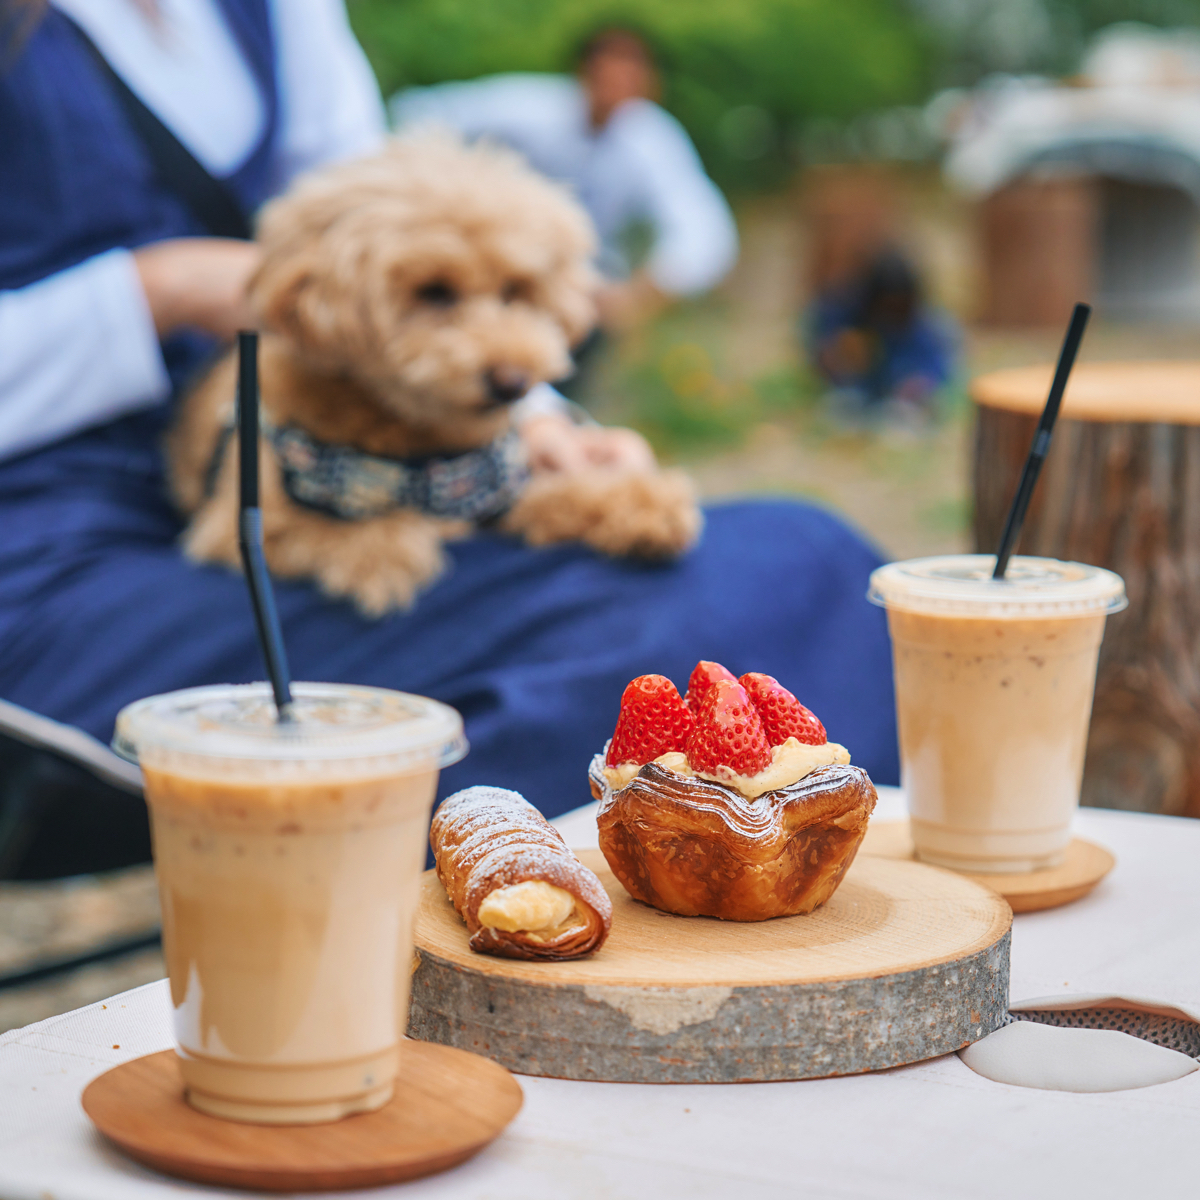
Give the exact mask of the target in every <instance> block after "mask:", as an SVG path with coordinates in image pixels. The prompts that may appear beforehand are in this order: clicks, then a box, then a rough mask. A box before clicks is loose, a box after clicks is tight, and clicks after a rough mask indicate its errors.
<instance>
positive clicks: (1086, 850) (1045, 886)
mask: <svg viewBox="0 0 1200 1200" xmlns="http://www.w3.org/2000/svg"><path fill="white" fill-rule="evenodd" d="M859 852H860V853H861V854H874V855H879V856H881V857H883V858H895V859H910V860H915V859H916V852H915V851H914V850H913V843H912V837H911V835H910V834H909V829H908V822H907V821H872V822H871V824H870V825H869V826H868V827H867V836H866V837H865V838H864V839H863V844H862V847H861V849H860V851H859ZM1116 862H1117V860H1116V859H1115V858H1113V856H1112V855H1111V854H1110V853H1109V852H1108V851H1107V850H1105V849H1104V847H1103V846H1097V845H1096V843H1095V842H1088V841H1085V840H1084V839H1083V838H1074V839H1072V841H1071V844H1070V845H1069V846H1068V847H1067V854H1066V857H1065V858H1064V859H1063V861H1062V863H1061V864H1060V865H1059V866H1057V867H1047V868H1046V869H1045V870H1042V871H1025V872H1022V873H1020V874H1012V875H1008V874H996V875H993V874H990V873H989V874H984V873H978V874H976V873H972V872H968V871H960V872H958V874H960V875H961V876H962V877H963V878H964V879H973V880H975V882H976V883H981V884H983V885H984V887H989V888H991V889H992V890H993V891H995V892H999V893H1000V895H1002V896H1003V897H1004V898H1005V900H1007V901H1008V903H1009V905H1010V906H1011V908H1012V910H1013V912H1015V913H1024V912H1039V911H1041V910H1042V909H1044V908H1058V906H1059V905H1060V904H1070V903H1071V901H1073V900H1079V899H1081V898H1082V897H1084V896H1086V895H1087V894H1088V892H1090V891H1091V890H1092V888H1094V887H1095V886H1096V884H1098V883H1099V882H1100V880H1102V879H1103V878H1104V877H1105V875H1107V874H1108V873H1109V871H1111V870H1112V869H1113V867H1114V866H1115V865H1116Z"/></svg>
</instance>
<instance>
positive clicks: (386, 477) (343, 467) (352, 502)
mask: <svg viewBox="0 0 1200 1200" xmlns="http://www.w3.org/2000/svg"><path fill="white" fill-rule="evenodd" d="M262 430H263V436H264V437H266V438H268V439H269V440H270V442H271V444H272V445H273V446H274V448H275V453H276V455H277V456H278V458H279V463H280V466H281V467H282V469H283V486H284V488H285V490H286V491H287V494H288V495H289V496H290V497H291V498H292V499H293V500H294V501H295V502H296V503H297V504H300V505H302V506H303V507H305V508H312V509H316V510H317V511H318V512H323V513H325V514H326V515H327V516H331V517H337V518H338V519H339V520H342V521H361V520H364V519H366V518H368V517H378V516H382V515H383V514H384V513H387V512H391V511H392V510H394V509H397V508H416V509H420V511H421V512H426V513H429V514H430V515H431V516H435V517H447V518H451V519H455V520H464V521H476V522H480V521H488V520H491V519H493V518H495V517H498V516H500V515H502V514H503V513H505V512H507V511H508V509H509V508H511V507H512V503H513V501H514V500H515V499H516V498H517V496H518V495H519V494H520V492H521V489H522V488H523V487H524V486H525V483H526V481H527V480H528V478H529V470H528V467H527V466H526V463H525V454H524V450H523V448H522V445H521V437H520V435H519V434H518V433H517V432H516V431H515V430H512V431H510V432H508V433H506V434H504V436H502V437H499V438H497V439H496V440H495V441H494V442H491V443H490V444H488V445H487V446H482V447H480V448H479V449H478V450H466V451H464V452H463V453H461V454H454V455H450V456H448V457H445V458H439V457H434V456H427V457H424V458H414V459H409V458H381V457H378V456H376V455H373V454H364V453H363V452H362V451H361V450H356V449H355V448H354V447H353V446H336V445H330V444H329V443H326V442H319V441H317V439H316V438H314V437H313V436H312V435H311V434H309V433H307V432H306V431H305V430H303V429H301V428H300V427H299V426H297V425H282V426H276V425H272V424H270V423H269V422H267V421H264V422H263V425H262ZM232 435H233V429H232V427H227V428H226V429H225V430H224V431H223V433H222V437H221V441H220V442H219V443H218V445H217V449H216V453H215V454H214V456H213V464H212V469H211V470H210V472H209V478H210V483H211V482H215V477H216V473H217V469H218V468H219V466H220V463H221V460H222V458H223V457H224V454H225V446H226V444H227V443H228V441H229V439H230V437H232ZM210 490H211V487H210Z"/></svg>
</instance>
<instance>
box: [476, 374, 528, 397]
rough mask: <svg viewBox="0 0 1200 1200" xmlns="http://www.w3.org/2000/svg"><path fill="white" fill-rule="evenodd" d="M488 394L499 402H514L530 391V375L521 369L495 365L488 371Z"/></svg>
mask: <svg viewBox="0 0 1200 1200" xmlns="http://www.w3.org/2000/svg"><path fill="white" fill-rule="evenodd" d="M486 379H487V389H488V395H489V396H490V397H491V398H492V399H493V400H494V401H495V402H496V403H497V404H512V403H513V401H514V400H520V398H521V397H522V396H523V395H525V393H526V392H527V391H529V377H528V376H527V375H522V374H521V372H520V371H513V370H510V369H508V368H505V367H494V368H493V369H492V370H490V371H489V372H488V373H487V376H486Z"/></svg>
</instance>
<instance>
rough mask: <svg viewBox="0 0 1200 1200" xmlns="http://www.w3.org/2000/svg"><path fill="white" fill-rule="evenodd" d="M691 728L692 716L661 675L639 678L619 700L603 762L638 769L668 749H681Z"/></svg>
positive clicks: (668, 681)
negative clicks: (619, 709) (627, 765)
mask: <svg viewBox="0 0 1200 1200" xmlns="http://www.w3.org/2000/svg"><path fill="white" fill-rule="evenodd" d="M691 729H692V714H691V713H690V712H688V710H687V707H686V706H685V705H684V703H683V701H682V700H681V699H680V696H679V692H678V691H677V690H676V687H675V685H674V684H673V683H672V682H671V681H670V680H669V679H668V678H667V677H666V676H665V675H639V676H638V677H637V678H636V679H635V680H633V682H632V683H630V684H629V686H628V687H627V688H626V689H625V693H624V695H622V697H621V711H620V714H619V715H618V716H617V727H616V729H615V730H614V731H613V735H612V741H611V742H610V743H609V746H608V758H607V759H606V760H605V761H606V762H607V764H608V765H609V766H610V767H615V766H617V765H618V764H619V763H627V762H633V763H637V764H638V765H639V766H642V765H643V764H645V763H648V762H652V761H653V760H654V759H656V758H657V757H658V756H659V755H660V754H666V753H667V752H668V751H669V750H684V749H685V748H686V747H687V740H688V734H689V733H690V732H691Z"/></svg>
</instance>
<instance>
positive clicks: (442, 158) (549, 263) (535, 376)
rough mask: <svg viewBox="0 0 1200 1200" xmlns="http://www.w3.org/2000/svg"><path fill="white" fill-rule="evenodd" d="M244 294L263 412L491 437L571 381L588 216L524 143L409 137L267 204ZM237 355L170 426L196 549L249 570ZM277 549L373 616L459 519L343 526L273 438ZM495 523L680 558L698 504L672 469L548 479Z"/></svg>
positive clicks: (409, 515)
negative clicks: (232, 425)
mask: <svg viewBox="0 0 1200 1200" xmlns="http://www.w3.org/2000/svg"><path fill="white" fill-rule="evenodd" d="M258 239H259V242H260V244H261V246H262V251H263V261H262V265H261V267H260V268H259V270H258V272H257V273H256V275H255V277H254V278H253V280H252V281H251V286H250V295H251V301H252V303H253V304H254V306H255V309H256V310H257V312H258V314H259V316H260V319H261V323H262V325H263V328H264V329H265V330H266V331H267V332H266V334H265V335H264V337H263V340H262V348H261V356H260V379H261V391H262V403H263V407H264V410H265V411H266V412H267V413H268V414H269V416H270V417H271V419H272V420H274V421H275V422H276V423H277V424H293V425H298V426H300V427H301V428H303V429H305V430H307V431H308V432H309V433H310V434H312V435H313V436H314V437H315V438H317V439H318V440H320V441H323V442H328V443H334V444H338V445H348V446H353V447H355V448H357V449H359V450H362V451H365V452H367V453H369V454H375V455H383V456H389V457H396V458H404V457H412V456H421V455H431V454H437V453H453V452H457V451H462V450H467V449H472V448H474V447H478V446H483V445H486V444H487V443H489V442H491V441H492V440H493V439H495V438H496V437H498V436H499V435H501V434H502V433H504V432H505V431H506V430H507V429H508V428H509V425H510V422H511V413H510V408H509V402H510V401H511V400H512V399H513V398H514V397H515V396H516V395H517V394H519V393H521V392H523V391H524V390H525V389H526V388H528V387H530V386H532V385H534V384H536V383H540V382H543V381H546V380H551V379H556V378H561V377H562V376H563V375H565V374H566V372H567V370H568V369H569V365H570V357H569V348H570V346H571V345H572V344H573V343H575V342H576V341H578V340H579V339H580V338H581V337H582V336H583V335H584V334H585V333H586V332H587V331H588V330H589V328H590V327H591V325H592V322H593V320H594V306H593V300H592V296H593V290H594V286H595V277H594V275H593V272H592V270H591V267H590V266H589V262H590V257H591V253H592V249H593V237H592V232H591V226H590V224H589V222H588V219H587V217H586V215H585V214H584V213H583V211H582V209H580V208H579V206H578V205H577V204H576V203H575V202H574V201H573V200H571V199H570V198H569V197H568V196H567V195H566V193H565V192H564V191H562V190H561V189H560V188H558V187H557V186H556V185H554V184H552V183H549V182H548V181H546V180H544V179H542V178H541V177H540V176H538V175H536V174H534V173H533V171H531V170H530V169H529V168H528V167H526V166H525V165H524V163H523V162H522V161H521V160H520V159H519V158H517V157H516V156H515V155H513V154H511V153H509V152H507V151H503V150H500V149H497V148H493V147H480V146H475V147H467V146H464V145H462V144H461V143H460V142H457V141H455V140H453V139H451V138H448V137H435V138H431V137H428V136H426V137H420V138H409V139H401V140H397V141H394V142H393V143H392V144H391V145H390V146H389V147H388V148H387V149H386V150H384V151H383V152H382V153H380V154H377V155H375V156H373V157H371V158H368V159H363V160H360V161H358V162H354V163H349V164H344V165H339V166H335V167H331V168H327V169H325V170H323V171H320V172H317V173H314V174H313V175H311V176H309V177H307V178H306V179H304V180H302V181H301V182H300V183H299V184H297V185H296V186H295V187H294V188H293V189H292V190H291V191H289V192H288V193H286V194H285V195H284V196H282V197H281V198H279V199H277V200H275V201H273V202H272V203H271V204H270V205H268V206H267V208H266V209H265V210H264V212H263V215H262V219H261V222H260V226H259V233H258ZM235 375H236V363H235V361H234V358H233V356H232V355H230V356H227V357H226V358H224V359H223V360H222V361H221V362H219V363H218V364H217V365H216V367H215V368H214V369H213V370H212V372H211V373H210V374H209V375H208V376H207V377H206V378H205V379H204V380H203V381H202V383H201V384H200V385H199V386H198V387H197V388H196V390H195V391H194V392H192V394H191V395H190V396H189V397H188V398H187V399H186V400H185V402H184V404H183V406H182V408H181V412H180V415H179V418H178V420H177V422H176V424H175V426H174V428H173V430H172V432H171V434H170V436H169V439H168V458H169V463H170V478H171V485H172V490H173V493H174V496H175V499H176V501H177V503H178V504H179V506H180V508H181V509H182V510H183V511H184V512H185V513H187V514H190V515H191V523H190V525H189V526H188V529H187V531H186V533H185V535H184V546H185V549H186V551H187V553H188V554H189V555H190V556H191V557H192V558H194V559H196V560H201V561H213V562H221V563H227V564H229V565H232V566H237V565H238V563H239V556H238V548H237V528H236V526H237V522H236V506H237V494H236V492H237V472H236V466H235V464H236V457H237V456H236V437H235V438H233V439H231V440H230V443H229V445H228V446H227V449H226V451H225V454H224V457H223V459H222V461H221V463H220V465H219V468H218V470H217V472H216V474H215V477H213V476H212V474H211V472H210V464H211V462H212V459H213V456H214V454H215V453H216V447H217V445H218V442H219V439H220V438H221V436H222V431H223V429H224V428H225V427H226V426H227V425H228V423H229V420H230V416H231V413H232V406H233V396H234V381H235ZM261 466H262V508H263V531H264V546H265V550H266V556H267V561H268V564H269V565H270V567H271V569H272V571H273V572H275V573H276V574H277V575H280V576H284V577H309V578H313V579H315V580H316V581H317V582H318V584H319V585H320V586H321V587H322V588H323V589H324V590H325V591H326V592H327V593H329V594H331V595H334V596H344V597H349V598H351V599H352V600H354V601H355V603H356V604H357V605H358V606H359V608H360V609H361V610H362V611H364V612H366V613H368V614H381V613H384V612H386V611H388V610H389V609H392V608H396V607H407V606H409V605H411V603H412V602H413V600H414V598H415V596H416V593H417V592H418V590H419V589H420V588H421V587H422V586H424V585H426V584H428V583H430V582H431V581H432V580H434V579H435V578H436V577H437V576H438V574H439V573H440V572H441V571H442V569H443V566H444V556H443V550H442V543H443V540H444V539H446V538H448V537H455V536H462V535H464V534H465V533H466V532H468V529H467V527H466V526H464V525H463V524H462V523H461V522H448V521H444V520H438V519H435V518H433V517H431V516H429V515H427V514H425V513H422V512H419V511H416V510H410V509H397V510H396V511H394V512H391V513H388V514H386V515H384V516H379V517H373V518H369V519H366V520H361V521H355V522H346V521H340V520H337V519H335V518H332V517H327V516H325V515H323V514H322V513H320V512H316V511H314V510H312V509H308V508H304V507H301V506H299V505H297V504H295V503H294V502H293V501H292V500H291V499H290V498H289V497H288V495H287V493H286V492H285V490H284V487H283V482H282V476H281V473H280V470H279V466H278V463H277V462H276V461H275V459H274V454H273V451H272V450H271V448H270V445H269V443H265V442H264V446H263V450H262V462H261ZM502 527H503V528H505V529H506V530H508V531H510V532H512V533H516V534H519V535H521V536H523V537H524V538H525V539H526V540H528V541H529V542H531V543H533V544H546V543H550V542H559V541H568V540H582V541H584V542H587V543H588V544H590V545H592V546H594V547H596V548H597V549H599V550H602V551H604V552H605V553H608V554H614V555H639V556H645V557H671V556H674V555H676V554H679V553H681V552H682V551H684V550H685V549H687V548H688V547H689V546H690V545H691V544H692V543H693V542H694V541H695V539H696V537H697V535H698V533H699V529H700V515H699V511H698V509H697V507H696V504H695V500H694V496H693V493H692V490H691V487H690V484H689V483H688V481H687V479H686V478H685V477H684V476H683V475H682V474H680V473H679V472H674V471H654V472H643V473H633V472H622V471H615V470H604V469H600V468H592V469H588V470H585V471H580V472H575V473H571V474H562V473H553V472H544V473H538V474H535V475H534V476H533V477H532V478H531V479H530V481H529V483H528V485H527V486H526V488H525V490H524V491H523V492H522V493H521V495H520V496H519V497H518V499H517V501H516V503H515V504H514V505H513V507H512V508H511V509H510V510H509V512H508V513H507V514H506V516H505V517H504V518H503V521H502Z"/></svg>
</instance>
